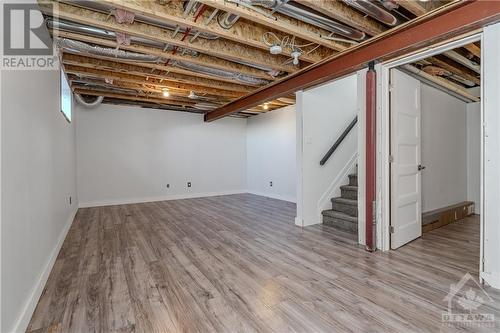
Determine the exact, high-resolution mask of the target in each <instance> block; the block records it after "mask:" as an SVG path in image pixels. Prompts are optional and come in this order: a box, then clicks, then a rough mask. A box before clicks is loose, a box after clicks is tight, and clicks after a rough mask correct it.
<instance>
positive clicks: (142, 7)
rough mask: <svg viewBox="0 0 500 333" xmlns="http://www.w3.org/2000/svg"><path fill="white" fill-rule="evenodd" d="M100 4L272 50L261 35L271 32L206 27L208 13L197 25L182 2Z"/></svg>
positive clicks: (316, 56)
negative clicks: (184, 15)
mask: <svg viewBox="0 0 500 333" xmlns="http://www.w3.org/2000/svg"><path fill="white" fill-rule="evenodd" d="M101 2H104V3H106V4H108V5H111V6H113V7H116V8H122V9H125V10H128V11H131V12H133V13H139V14H141V15H144V16H147V17H150V18H153V19H156V20H160V21H166V22H170V23H173V24H176V25H179V26H181V27H189V28H190V29H194V30H196V31H201V32H204V33H209V34H213V35H217V36H219V37H222V38H225V39H227V40H232V41H234V42H238V43H244V44H245V45H249V46H252V47H255V48H259V49H263V50H266V51H268V50H269V46H268V45H266V44H265V43H264V42H263V41H262V35H264V34H265V33H266V32H268V31H269V29H266V28H264V27H262V26H259V25H255V24H252V23H249V22H243V21H241V20H240V21H238V22H236V23H235V24H234V25H233V26H232V27H231V29H224V28H222V27H221V26H220V25H219V24H218V23H217V20H216V19H215V18H214V19H212V20H211V21H210V22H209V23H208V24H205V22H206V20H207V18H208V17H209V15H210V14H211V13H209V12H205V13H204V14H202V15H201V16H200V17H199V18H198V20H196V21H195V19H194V17H193V15H189V16H188V17H186V18H183V15H182V14H183V12H184V8H183V6H182V2H181V1H172V2H170V3H169V4H168V6H163V5H160V4H159V3H157V2H155V1H139V2H138V1H136V0H103V1H101ZM271 32H273V33H275V34H276V35H277V36H278V38H280V39H283V38H284V37H285V36H286V35H284V34H282V33H281V32H279V31H271ZM306 43H307V42H306V41H304V40H298V41H297V44H299V45H300V44H306ZM331 44H333V43H332V42H330V41H326V43H325V45H324V46H325V47H326V46H327V45H331ZM331 48H333V47H331ZM281 54H282V55H286V56H289V54H290V51H287V50H285V49H284V50H283V52H281ZM331 54H332V52H331V50H329V49H325V48H323V49H322V48H320V49H317V50H315V51H313V52H311V53H310V54H307V55H306V54H304V55H302V56H301V59H302V60H304V61H306V62H309V63H315V62H318V61H320V60H322V59H324V58H325V57H327V56H329V55H331Z"/></svg>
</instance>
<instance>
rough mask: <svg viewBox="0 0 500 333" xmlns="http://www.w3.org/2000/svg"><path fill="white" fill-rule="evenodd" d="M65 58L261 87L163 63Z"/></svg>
mask: <svg viewBox="0 0 500 333" xmlns="http://www.w3.org/2000/svg"><path fill="white" fill-rule="evenodd" d="M63 56H64V57H66V58H67V59H69V58H71V59H79V58H80V57H85V58H90V59H94V60H102V61H103V62H104V61H108V62H113V63H116V64H117V65H120V64H121V65H131V64H132V65H134V66H138V67H143V68H147V69H150V70H151V72H152V73H157V74H158V73H172V74H174V73H175V74H180V75H187V76H190V77H192V78H191V79H190V81H192V80H196V79H197V78H204V79H207V80H213V81H217V82H225V83H229V84H237V85H242V86H247V87H259V85H250V84H246V83H243V82H241V81H238V80H236V79H232V78H224V77H220V76H215V75H212V74H205V73H198V72H194V71H191V70H187V69H183V68H180V67H177V66H171V65H164V64H161V63H151V62H130V61H127V60H125V59H121V58H110V57H106V56H100V55H94V54H81V53H78V52H73V51H66V50H64V51H63ZM167 75H169V74H167ZM235 76H236V75H235ZM268 82H271V81H268ZM260 86H262V85H260Z"/></svg>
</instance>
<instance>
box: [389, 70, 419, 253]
mask: <svg viewBox="0 0 500 333" xmlns="http://www.w3.org/2000/svg"><path fill="white" fill-rule="evenodd" d="M420 114H421V112H420V81H418V80H417V79H414V78H413V77H411V76H409V75H407V74H405V73H403V72H401V71H399V70H395V69H393V70H391V155H392V163H391V227H392V228H391V229H392V230H391V231H392V233H391V248H392V249H397V248H398V247H400V246H402V245H404V244H406V243H408V242H410V241H412V240H414V239H415V238H418V237H420V236H421V235H422V212H421V210H422V208H421V207H422V189H421V179H420V163H421V140H420V136H421V134H420V133H421V131H420Z"/></svg>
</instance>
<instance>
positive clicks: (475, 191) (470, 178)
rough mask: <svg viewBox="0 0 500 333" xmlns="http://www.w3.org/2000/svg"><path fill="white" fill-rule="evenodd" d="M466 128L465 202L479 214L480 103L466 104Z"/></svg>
mask: <svg viewBox="0 0 500 333" xmlns="http://www.w3.org/2000/svg"><path fill="white" fill-rule="evenodd" d="M466 119H467V120H466V126H467V200H469V201H472V202H474V209H475V213H476V214H481V205H480V200H481V103H480V102H476V103H468V104H467V109H466Z"/></svg>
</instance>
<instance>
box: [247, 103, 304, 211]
mask: <svg viewBox="0 0 500 333" xmlns="http://www.w3.org/2000/svg"><path fill="white" fill-rule="evenodd" d="M295 119H296V117H295V106H294V105H292V106H287V107H284V108H281V109H278V110H273V111H272V112H267V113H264V114H261V115H258V116H254V117H251V118H248V120H247V147H246V152H247V168H246V170H247V189H248V192H250V193H254V194H258V195H263V196H267V197H272V198H277V199H282V200H287V201H291V202H296V200H297V193H296V191H297V186H296V183H297V172H296V169H297V168H296V157H295V155H296V124H295ZM271 182H272V186H271Z"/></svg>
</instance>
